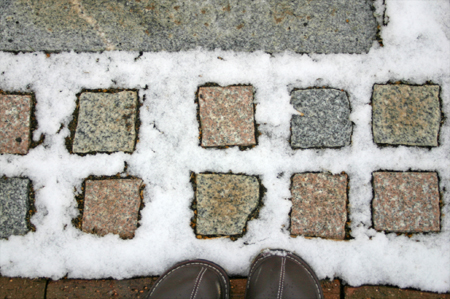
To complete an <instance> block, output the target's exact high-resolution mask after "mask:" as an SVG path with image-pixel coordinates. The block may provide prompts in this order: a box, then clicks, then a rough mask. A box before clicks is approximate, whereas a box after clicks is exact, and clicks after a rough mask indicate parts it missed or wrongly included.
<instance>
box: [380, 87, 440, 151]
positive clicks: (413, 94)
mask: <svg viewBox="0 0 450 299" xmlns="http://www.w3.org/2000/svg"><path fill="white" fill-rule="evenodd" d="M439 89H440V87H439V85H423V86H412V85H378V84H375V85H374V87H373V96H372V109H373V110H372V111H373V116H372V121H373V138H374V142H375V143H378V144H393V145H395V144H401V145H415V146H438V134H439V126H440V121H441V107H440V103H439Z"/></svg>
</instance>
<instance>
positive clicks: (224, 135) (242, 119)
mask: <svg viewBox="0 0 450 299" xmlns="http://www.w3.org/2000/svg"><path fill="white" fill-rule="evenodd" d="M198 98H199V107H200V109H199V110H200V123H201V139H202V140H201V145H202V146H203V147H215V146H227V145H231V146H233V145H238V146H251V145H254V144H256V138H255V123H254V109H253V87H252V86H228V87H218V86H213V87H200V88H199V91H198Z"/></svg>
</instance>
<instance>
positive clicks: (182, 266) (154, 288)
mask: <svg viewBox="0 0 450 299" xmlns="http://www.w3.org/2000/svg"><path fill="white" fill-rule="evenodd" d="M189 265H201V266H205V267H208V268H211V269H212V270H214V271H216V272H217V273H218V274H219V276H220V277H221V278H222V280H223V283H224V285H225V298H228V289H227V280H226V279H225V277H224V276H223V275H222V272H220V271H219V270H218V269H216V268H215V267H213V266H211V265H208V264H204V263H188V264H184V265H181V266H178V267H176V268H174V269H172V270H171V271H170V272H168V273H167V274H166V275H165V277H164V278H163V279H161V280H160V281H158V283H157V284H156V285H155V286H154V287H153V288H152V292H151V293H150V294H149V295H148V297H147V298H150V296H151V295H152V294H153V293H154V292H155V290H156V289H157V288H158V285H159V284H160V283H161V282H163V281H164V280H166V278H167V277H169V275H170V274H171V273H172V272H174V271H176V270H178V269H181V268H184V267H186V266H189Z"/></svg>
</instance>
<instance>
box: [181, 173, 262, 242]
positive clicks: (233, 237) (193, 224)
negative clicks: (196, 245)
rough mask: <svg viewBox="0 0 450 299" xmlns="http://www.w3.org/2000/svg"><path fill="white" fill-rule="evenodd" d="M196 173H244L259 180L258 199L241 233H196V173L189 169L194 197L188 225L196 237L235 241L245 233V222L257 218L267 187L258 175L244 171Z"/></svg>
mask: <svg viewBox="0 0 450 299" xmlns="http://www.w3.org/2000/svg"><path fill="white" fill-rule="evenodd" d="M198 174H222V175H245V176H251V177H254V178H256V179H257V180H258V182H259V199H258V205H257V206H256V208H255V209H254V210H253V211H252V212H251V213H250V215H248V217H247V220H246V222H245V227H244V228H243V230H242V234H237V235H200V234H198V233H197V218H196V217H197V197H196V193H197V173H195V172H193V171H191V172H190V178H189V181H190V183H191V185H192V189H193V191H194V198H193V200H192V201H191V205H190V209H191V210H192V212H193V213H194V216H192V218H191V221H190V226H191V228H192V229H193V231H194V234H195V237H196V238H197V239H215V238H230V239H231V241H236V240H237V239H239V238H242V237H243V236H244V235H245V234H246V233H247V224H248V222H249V221H251V220H253V219H258V217H259V211H260V210H261V208H262V207H264V201H263V199H264V196H265V194H266V192H267V189H266V188H265V187H264V185H263V184H262V180H261V178H260V177H259V176H258V175H248V174H245V173H241V172H239V173H232V172H228V173H224V172H210V171H205V172H199V173H198Z"/></svg>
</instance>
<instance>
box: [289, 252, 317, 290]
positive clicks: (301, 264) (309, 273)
mask: <svg viewBox="0 0 450 299" xmlns="http://www.w3.org/2000/svg"><path fill="white" fill-rule="evenodd" d="M287 258H289V259H291V260H293V261H294V262H296V263H297V264H299V265H300V266H302V267H303V269H305V270H306V272H307V273H308V275H309V276H310V277H311V278H312V280H313V281H314V285H315V287H316V290H317V294H318V295H319V298H322V297H321V296H320V288H319V286H318V285H317V282H316V279H315V278H314V276H313V275H312V274H311V272H310V271H309V270H308V268H307V267H305V265H303V263H300V262H299V261H298V260H296V259H295V258H292V257H290V256H289V255H288V256H287Z"/></svg>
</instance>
